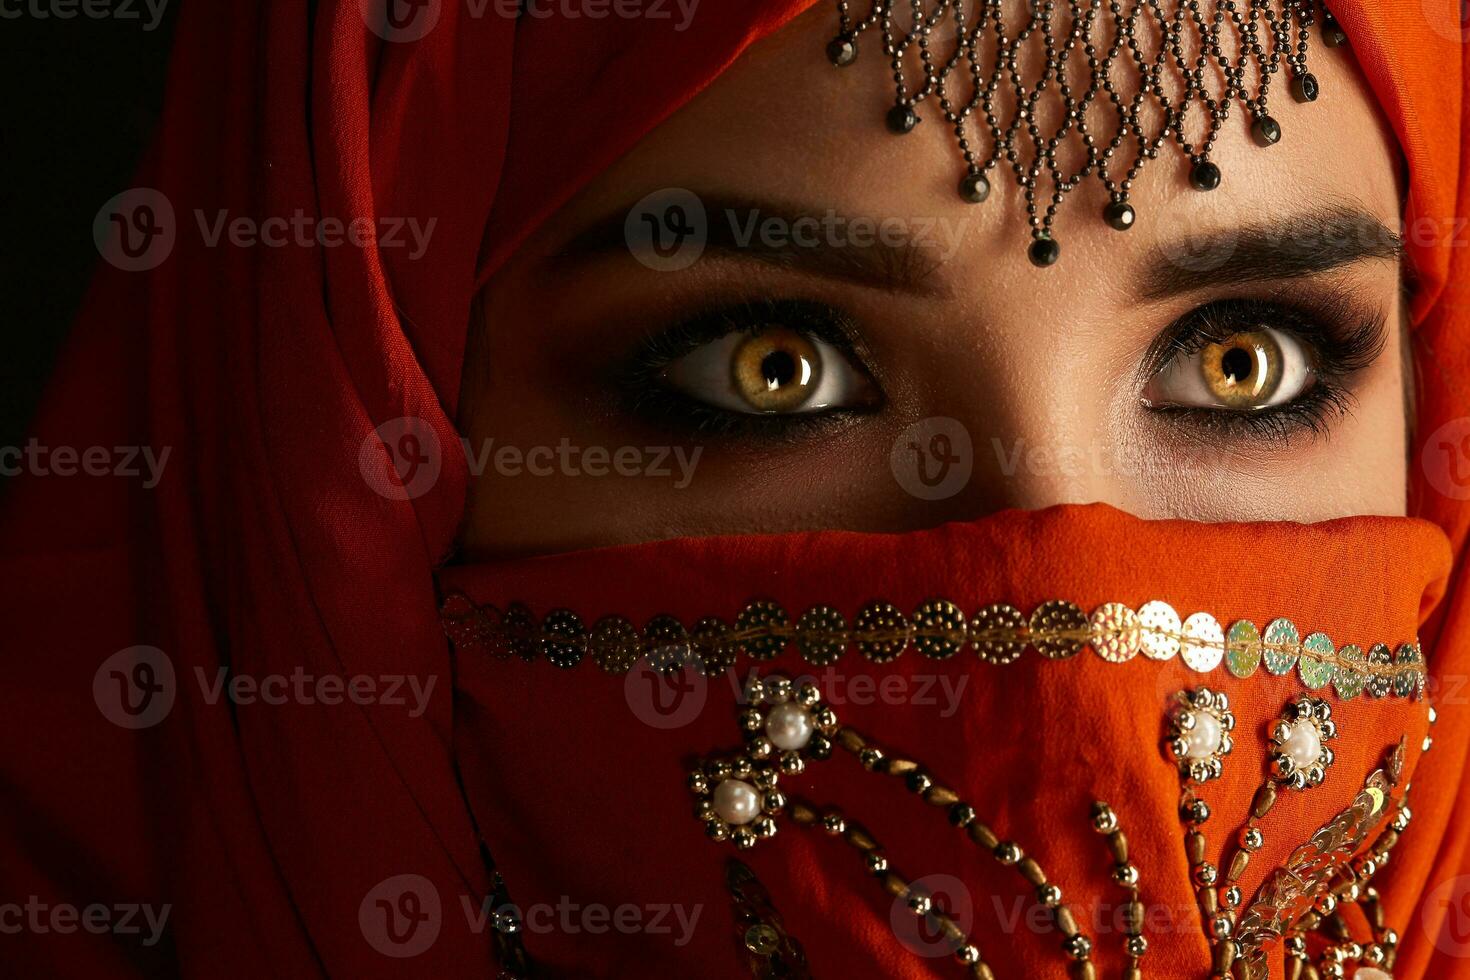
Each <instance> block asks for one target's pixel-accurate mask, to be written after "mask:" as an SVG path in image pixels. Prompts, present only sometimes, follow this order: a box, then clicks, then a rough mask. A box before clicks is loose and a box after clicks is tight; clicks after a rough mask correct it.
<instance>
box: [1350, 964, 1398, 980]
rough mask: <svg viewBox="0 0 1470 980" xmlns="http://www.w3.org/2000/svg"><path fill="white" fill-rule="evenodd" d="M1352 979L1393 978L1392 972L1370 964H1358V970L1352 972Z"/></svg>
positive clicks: (1379, 979)
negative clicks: (1386, 971)
mask: <svg viewBox="0 0 1470 980" xmlns="http://www.w3.org/2000/svg"><path fill="white" fill-rule="evenodd" d="M1353 980H1393V974H1391V973H1384V972H1383V971H1382V970H1379V969H1376V968H1374V967H1371V966H1360V967H1358V972H1357V973H1354V974H1353Z"/></svg>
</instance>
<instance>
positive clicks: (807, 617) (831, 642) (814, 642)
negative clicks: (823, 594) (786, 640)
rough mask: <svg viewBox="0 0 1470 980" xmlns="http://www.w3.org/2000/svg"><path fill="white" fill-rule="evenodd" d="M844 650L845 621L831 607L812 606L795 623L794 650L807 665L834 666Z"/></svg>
mask: <svg viewBox="0 0 1470 980" xmlns="http://www.w3.org/2000/svg"><path fill="white" fill-rule="evenodd" d="M846 646H847V620H845V619H843V618H842V613H840V612H838V611H837V610H836V609H833V608H832V607H831V606H813V607H812V608H810V609H808V610H807V611H806V612H804V613H802V614H801V618H800V619H798V620H797V621H796V649H797V650H799V651H801V655H802V657H803V658H804V659H805V660H806V662H807V663H809V664H815V665H816V666H818V667H825V666H827V665H828V664H830V663H835V662H836V661H837V658H839V657H841V656H842V651H843V649H844V648H845V647H846Z"/></svg>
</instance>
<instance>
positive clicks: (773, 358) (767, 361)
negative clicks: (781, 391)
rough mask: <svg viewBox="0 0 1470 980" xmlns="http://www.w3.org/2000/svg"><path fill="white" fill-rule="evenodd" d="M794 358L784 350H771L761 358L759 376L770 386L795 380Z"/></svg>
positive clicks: (778, 385) (779, 386) (786, 383)
mask: <svg viewBox="0 0 1470 980" xmlns="http://www.w3.org/2000/svg"><path fill="white" fill-rule="evenodd" d="M796 367H797V366H796V358H794V357H792V356H791V355H790V354H789V353H788V352H786V351H784V350H777V351H771V353H769V354H767V355H766V356H765V357H764V358H763V359H762V360H761V376H762V377H764V378H765V379H766V384H767V385H768V386H769V387H770V388H772V389H775V388H781V387H784V386H786V385H789V384H790V383H791V382H792V381H794V380H796Z"/></svg>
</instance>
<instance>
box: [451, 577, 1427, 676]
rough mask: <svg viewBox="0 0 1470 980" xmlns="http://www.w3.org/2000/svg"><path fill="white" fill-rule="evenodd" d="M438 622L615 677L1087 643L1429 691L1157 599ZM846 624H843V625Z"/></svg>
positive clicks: (1001, 656)
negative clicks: (640, 670) (790, 660)
mask: <svg viewBox="0 0 1470 980" xmlns="http://www.w3.org/2000/svg"><path fill="white" fill-rule="evenodd" d="M441 618H442V622H443V625H444V631H445V633H446V635H448V637H449V639H450V640H451V641H452V642H453V643H454V645H455V647H456V648H457V649H459V650H460V651H461V652H466V653H470V652H481V653H489V654H491V655H492V656H495V657H498V658H500V659H509V658H510V657H512V656H519V657H520V658H522V659H524V660H528V661H530V660H535V659H537V658H538V657H542V658H544V659H546V660H547V661H549V662H550V663H551V664H553V665H554V666H556V667H561V668H572V667H576V666H578V665H579V664H580V663H581V662H582V661H583V660H586V659H589V658H590V659H591V660H592V661H593V662H594V663H596V664H597V665H598V666H599V667H601V668H602V669H603V670H605V671H607V672H608V673H612V674H622V673H626V672H627V671H628V670H629V669H630V668H631V667H632V666H633V665H634V664H635V663H636V662H637V661H638V659H639V658H641V657H647V658H648V661H649V663H650V664H651V665H652V666H653V667H654V668H655V669H658V670H675V669H679V668H682V667H685V666H689V667H693V668H694V669H696V670H699V671H701V672H704V673H721V672H723V671H725V670H727V669H728V668H730V667H732V666H734V665H735V663H736V661H737V659H738V657H740V656H742V655H743V656H745V657H747V658H749V659H751V660H756V661H769V660H772V659H774V658H776V657H777V656H780V655H781V654H783V653H785V652H786V651H787V650H789V649H792V648H794V649H795V650H796V651H797V652H798V653H799V654H800V655H801V656H802V657H803V659H805V660H806V661H807V662H808V663H811V664H813V665H814V666H823V667H824V666H828V665H830V664H833V663H836V662H837V661H838V660H839V659H840V658H841V657H843V656H844V655H845V654H846V653H847V652H848V651H849V650H856V651H857V652H858V653H859V654H860V655H861V656H863V657H864V658H865V659H867V660H868V661H870V662H872V663H879V664H882V663H889V662H891V661H893V660H895V659H896V658H898V657H899V656H900V655H902V654H904V653H906V652H908V650H909V649H911V648H912V649H913V650H915V651H917V652H918V654H920V655H922V656H925V657H928V658H929V659H933V660H947V659H951V658H953V657H955V656H956V655H958V654H960V653H962V652H967V653H972V654H974V655H975V656H977V657H978V658H979V659H980V660H982V661H984V662H986V663H989V664H994V665H997V666H1001V665H1005V664H1011V663H1015V662H1016V661H1018V660H1020V659H1021V658H1022V656H1023V655H1025V654H1026V653H1027V651H1030V652H1032V653H1033V654H1037V655H1040V656H1041V657H1042V658H1043V659H1046V660H1066V659H1070V658H1072V657H1074V656H1076V655H1077V654H1079V653H1081V652H1082V650H1083V648H1084V647H1090V648H1091V649H1092V651H1093V652H1094V653H1095V654H1096V655H1097V656H1099V657H1100V658H1102V659H1103V660H1105V661H1108V662H1110V663H1119V664H1121V663H1126V662H1128V661H1130V660H1133V659H1134V658H1135V657H1137V656H1138V655H1139V654H1142V655H1143V656H1144V657H1146V658H1149V659H1152V660H1169V659H1172V658H1173V657H1175V656H1176V655H1177V656H1179V657H1180V659H1181V660H1183V662H1184V663H1185V664H1186V665H1187V666H1188V667H1189V668H1190V669H1191V670H1193V671H1194V672H1195V673H1199V674H1210V673H1213V672H1215V671H1216V670H1218V669H1219V668H1221V667H1222V666H1223V667H1224V668H1225V669H1226V670H1228V671H1229V672H1230V674H1231V675H1233V676H1235V677H1238V678H1242V679H1243V678H1247V677H1250V676H1252V675H1254V674H1256V673H1258V672H1260V670H1261V669H1262V668H1264V670H1265V672H1266V673H1268V674H1271V675H1275V676H1287V675H1291V674H1296V675H1297V677H1298V678H1299V680H1300V683H1301V685H1302V686H1303V687H1304V688H1306V689H1307V690H1311V691H1317V690H1321V689H1325V688H1326V687H1328V686H1329V685H1330V686H1331V687H1332V688H1333V690H1335V691H1336V693H1337V696H1338V697H1339V698H1341V699H1342V700H1345V701H1346V700H1351V699H1353V698H1355V697H1358V696H1359V695H1362V694H1365V693H1366V695H1367V696H1368V697H1372V698H1383V697H1389V696H1395V697H1405V698H1412V699H1415V700H1419V699H1421V698H1423V696H1424V691H1425V665H1424V656H1423V653H1422V651H1421V650H1420V648H1419V644H1418V643H1417V642H1405V643H1400V644H1396V645H1390V644H1387V643H1374V644H1369V645H1368V646H1367V649H1368V653H1367V654H1365V653H1364V652H1363V651H1364V646H1360V645H1358V644H1355V643H1350V644H1346V645H1344V646H1342V647H1340V648H1339V647H1337V646H1336V645H1335V644H1334V643H1333V641H1332V639H1331V638H1330V637H1329V636H1328V635H1327V634H1326V633H1323V632H1320V631H1319V632H1312V633H1309V634H1307V635H1306V637H1305V639H1303V638H1302V637H1303V632H1302V631H1301V630H1300V629H1298V627H1297V625H1296V624H1295V623H1293V622H1292V621H1291V620H1289V619H1285V618H1276V619H1273V620H1272V621H1271V622H1270V623H1268V624H1267V626H1266V627H1265V629H1259V628H1257V626H1256V624H1255V623H1252V622H1250V621H1249V620H1238V621H1236V622H1234V623H1232V624H1231V625H1230V626H1229V628H1228V629H1223V628H1222V627H1221V625H1220V622H1219V621H1218V620H1217V619H1216V618H1215V617H1214V616H1213V615H1211V614H1210V613H1207V612H1196V613H1194V614H1192V615H1190V616H1189V617H1187V618H1184V619H1181V617H1180V616H1179V614H1178V613H1177V612H1176V611H1175V610H1174V608H1173V607H1172V606H1170V605H1169V604H1168V603H1166V602H1163V601H1161V600H1157V599H1155V600H1152V601H1150V602H1147V603H1144V604H1143V605H1142V606H1140V607H1139V608H1138V609H1137V610H1134V609H1133V608H1132V607H1131V606H1128V605H1125V604H1123V603H1118V602H1108V603H1103V604H1102V605H1100V606H1098V607H1097V608H1096V609H1094V610H1093V611H1092V613H1091V614H1090V615H1089V614H1087V613H1085V612H1084V611H1083V610H1082V608H1081V607H1080V606H1078V605H1077V604H1076V603H1073V602H1069V601H1067V600H1065V599H1052V600H1048V601H1046V602H1043V603H1041V604H1039V605H1038V606H1037V607H1036V608H1035V609H1034V610H1033V611H1032V613H1031V615H1030V616H1026V615H1024V614H1023V613H1022V612H1021V610H1020V609H1018V608H1016V607H1015V606H1013V605H1009V604H1006V603H995V604H992V605H987V606H984V607H983V608H981V609H979V610H978V611H977V612H976V613H975V615H974V616H973V617H967V616H966V615H965V613H964V612H963V611H962V609H961V608H960V606H958V605H957V604H956V603H953V602H951V601H949V600H946V599H930V600H928V601H926V602H924V603H922V604H920V606H919V607H918V608H917V609H916V610H915V611H914V612H913V614H912V615H905V614H904V612H903V611H902V610H901V609H899V607H897V606H895V605H894V604H893V603H891V602H886V601H882V600H877V601H873V602H869V603H868V604H867V605H865V606H864V607H863V608H862V609H860V610H858V612H857V614H856V615H855V616H854V617H852V619H851V620H848V619H847V618H846V617H844V615H843V614H842V612H841V611H840V610H838V609H836V608H834V607H832V606H828V605H818V606H813V607H811V608H810V609H808V610H806V612H804V613H803V614H801V615H800V616H797V617H794V618H793V617H791V616H789V615H788V614H787V612H786V610H785V609H784V608H783V607H782V606H781V605H779V604H778V603H776V602H774V601H772V600H770V599H753V600H751V601H749V602H747V603H745V605H744V606H743V607H742V608H741V609H740V610H739V611H738V613H737V614H736V616H735V618H734V620H733V623H732V624H727V623H726V621H725V620H723V619H720V618H718V617H706V618H705V619H702V620H700V621H699V622H697V623H695V624H694V625H693V626H692V627H688V626H686V625H684V624H683V623H681V622H680V621H679V620H677V619H675V618H673V617H672V616H667V615H660V616H655V617H654V618H653V619H651V620H649V622H648V623H646V624H645V625H644V627H643V629H642V630H639V629H638V628H637V627H635V626H634V625H633V623H632V622H631V621H630V620H628V619H627V618H626V617H623V616H617V615H610V616H604V617H602V618H601V619H599V620H597V622H595V623H593V624H592V626H591V627H590V628H589V627H587V626H585V625H584V622H583V620H582V618H581V617H580V616H578V615H577V614H576V613H575V612H572V611H571V610H569V609H555V610H552V611H551V612H549V613H547V614H546V615H545V616H544V617H542V618H541V619H540V620H539V622H538V620H537V619H536V617H535V616H534V615H532V613H531V611H530V610H529V609H528V608H527V607H526V606H525V604H523V603H519V602H514V603H511V604H510V605H508V606H507V607H506V608H505V609H504V610H503V611H502V610H500V609H498V608H497V607H495V606H493V605H488V604H476V603H475V602H473V601H472V600H471V599H469V597H467V596H465V595H464V594H462V593H454V594H451V595H449V596H448V597H447V598H446V599H445V601H444V604H443V607H442V609H441ZM849 622H850V623H851V625H849Z"/></svg>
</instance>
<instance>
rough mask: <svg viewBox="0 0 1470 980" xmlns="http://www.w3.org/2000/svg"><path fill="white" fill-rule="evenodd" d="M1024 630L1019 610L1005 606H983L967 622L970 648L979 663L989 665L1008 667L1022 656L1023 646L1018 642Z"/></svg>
mask: <svg viewBox="0 0 1470 980" xmlns="http://www.w3.org/2000/svg"><path fill="white" fill-rule="evenodd" d="M1025 629H1026V617H1025V616H1023V615H1021V610H1019V609H1017V608H1016V607H1015V606H1012V605H1008V604H1006V603H996V604H994V605H990V606H986V607H985V608H984V609H981V610H980V611H979V612H977V613H976V614H975V618H974V619H972V620H970V644H971V645H972V646H973V647H974V648H975V653H976V655H978V656H979V657H980V659H981V660H983V661H985V662H986V663H990V664H1008V663H1011V662H1013V661H1014V660H1016V659H1017V658H1018V657H1020V656H1021V653H1022V651H1024V650H1025V649H1026V643H1025V641H1024V640H1022V639H1020V637H1021V635H1022V633H1023V632H1024V631H1025Z"/></svg>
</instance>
